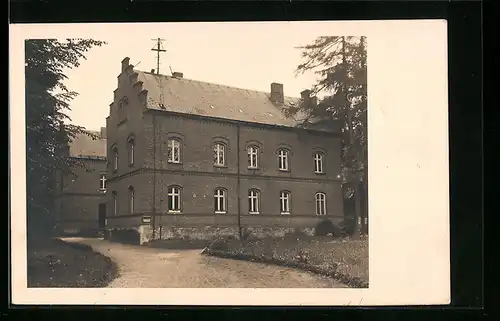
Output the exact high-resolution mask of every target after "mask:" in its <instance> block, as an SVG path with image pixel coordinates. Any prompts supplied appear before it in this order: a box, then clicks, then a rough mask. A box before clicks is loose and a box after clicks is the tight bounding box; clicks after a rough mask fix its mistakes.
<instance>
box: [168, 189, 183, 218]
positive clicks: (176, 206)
mask: <svg viewBox="0 0 500 321" xmlns="http://www.w3.org/2000/svg"><path fill="white" fill-rule="evenodd" d="M168 211H169V212H171V213H178V212H180V211H181V189H180V187H178V186H170V187H168Z"/></svg>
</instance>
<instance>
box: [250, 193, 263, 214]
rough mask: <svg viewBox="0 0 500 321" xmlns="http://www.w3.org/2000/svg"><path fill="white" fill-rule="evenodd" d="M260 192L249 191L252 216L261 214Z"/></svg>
mask: <svg viewBox="0 0 500 321" xmlns="http://www.w3.org/2000/svg"><path fill="white" fill-rule="evenodd" d="M259 198H260V192H259V191H258V190H255V189H251V190H250V191H248V212H249V213H250V214H259V212H260V208H259V207H260V204H259V203H260V202H259Z"/></svg>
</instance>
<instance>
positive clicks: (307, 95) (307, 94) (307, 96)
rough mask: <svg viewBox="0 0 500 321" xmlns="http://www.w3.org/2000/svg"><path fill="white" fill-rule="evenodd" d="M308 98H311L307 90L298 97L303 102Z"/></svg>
mask: <svg viewBox="0 0 500 321" xmlns="http://www.w3.org/2000/svg"><path fill="white" fill-rule="evenodd" d="M309 96H311V91H310V90H309V89H306V90H303V91H302V92H301V93H300V97H301V98H302V99H304V100H306V99H308V98H309Z"/></svg>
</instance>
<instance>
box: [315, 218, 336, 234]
mask: <svg viewBox="0 0 500 321" xmlns="http://www.w3.org/2000/svg"><path fill="white" fill-rule="evenodd" d="M336 232H338V231H336V228H335V226H334V225H333V223H332V222H331V221H329V220H323V221H321V222H319V223H318V224H317V225H316V227H315V228H314V234H315V235H316V236H326V235H327V234H329V233H331V234H334V235H335V234H337V233H336Z"/></svg>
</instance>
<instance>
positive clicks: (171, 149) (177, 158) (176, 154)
mask: <svg viewBox="0 0 500 321" xmlns="http://www.w3.org/2000/svg"><path fill="white" fill-rule="evenodd" d="M168 162H169V163H180V162H181V141H180V140H179V139H177V138H170V139H169V140H168Z"/></svg>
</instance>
